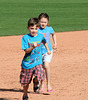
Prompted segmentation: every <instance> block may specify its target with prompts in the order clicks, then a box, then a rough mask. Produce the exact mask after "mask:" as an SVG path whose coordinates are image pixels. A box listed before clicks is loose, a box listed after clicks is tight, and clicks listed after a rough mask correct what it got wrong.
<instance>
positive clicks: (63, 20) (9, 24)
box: [0, 0, 88, 36]
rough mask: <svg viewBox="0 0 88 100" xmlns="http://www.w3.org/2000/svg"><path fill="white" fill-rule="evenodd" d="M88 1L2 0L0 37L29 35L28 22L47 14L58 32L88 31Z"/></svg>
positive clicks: (0, 2) (0, 4) (0, 7)
mask: <svg viewBox="0 0 88 100" xmlns="http://www.w3.org/2000/svg"><path fill="white" fill-rule="evenodd" d="M87 10H88V0H43V1H42V0H0V36H5V35H6V36H8V35H21V34H27V33H28V30H27V28H26V27H27V21H28V20H29V18H30V17H37V16H38V15H39V14H40V13H42V12H46V13H48V14H49V16H50V21H49V23H50V25H51V26H52V27H53V28H54V30H55V31H56V32H63V31H77V30H88V11H87Z"/></svg>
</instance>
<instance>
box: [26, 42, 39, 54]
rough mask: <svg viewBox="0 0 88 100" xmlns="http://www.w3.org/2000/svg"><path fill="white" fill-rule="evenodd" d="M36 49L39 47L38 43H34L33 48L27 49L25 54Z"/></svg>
mask: <svg viewBox="0 0 88 100" xmlns="http://www.w3.org/2000/svg"><path fill="white" fill-rule="evenodd" d="M35 47H37V43H36V42H34V44H33V46H32V47H30V48H28V49H26V50H25V52H26V53H30V52H31V51H32V50H33V49H34V48H35Z"/></svg>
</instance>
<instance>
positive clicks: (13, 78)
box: [0, 31, 88, 100]
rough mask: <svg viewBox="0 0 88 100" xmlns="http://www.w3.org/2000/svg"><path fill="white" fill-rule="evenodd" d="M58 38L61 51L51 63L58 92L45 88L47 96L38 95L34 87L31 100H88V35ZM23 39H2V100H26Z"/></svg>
mask: <svg viewBox="0 0 88 100" xmlns="http://www.w3.org/2000/svg"><path fill="white" fill-rule="evenodd" d="M56 37H57V50H56V51H55V50H54V53H53V58H52V61H51V63H50V67H51V85H52V87H53V90H54V91H53V92H51V93H47V90H46V85H45V93H44V94H36V93H34V92H33V84H32V83H31V84H30V87H29V90H28V92H29V93H28V96H29V99H30V100H88V31H75V32H59V33H56ZM21 39H22V35H20V36H6V37H0V100H22V95H23V90H22V87H21V85H20V82H19V75H20V69H21V67H20V65H21V61H22V58H23V56H24V51H23V50H22V49H21ZM51 41H52V40H51ZM52 46H53V43H52Z"/></svg>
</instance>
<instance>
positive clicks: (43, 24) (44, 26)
mask: <svg viewBox="0 0 88 100" xmlns="http://www.w3.org/2000/svg"><path fill="white" fill-rule="evenodd" d="M39 22H40V26H41V28H46V26H47V24H48V19H47V18H41V19H40V21H39Z"/></svg>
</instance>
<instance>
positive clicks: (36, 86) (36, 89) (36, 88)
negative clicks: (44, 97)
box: [33, 77, 40, 92]
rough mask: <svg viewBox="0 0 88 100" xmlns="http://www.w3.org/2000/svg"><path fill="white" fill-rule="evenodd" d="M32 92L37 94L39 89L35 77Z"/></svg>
mask: <svg viewBox="0 0 88 100" xmlns="http://www.w3.org/2000/svg"><path fill="white" fill-rule="evenodd" d="M33 85H34V86H33V90H34V92H39V89H40V85H39V81H38V80H37V77H35V78H34V79H33Z"/></svg>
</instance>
